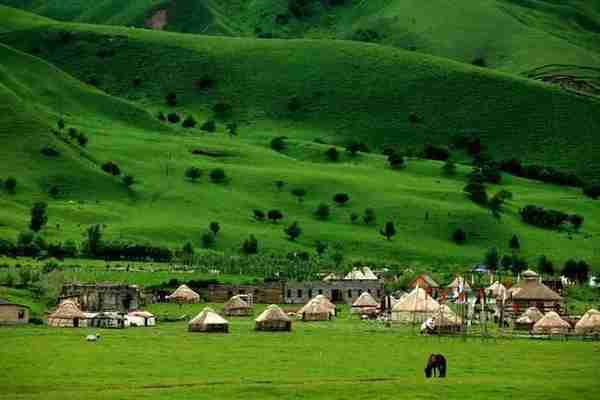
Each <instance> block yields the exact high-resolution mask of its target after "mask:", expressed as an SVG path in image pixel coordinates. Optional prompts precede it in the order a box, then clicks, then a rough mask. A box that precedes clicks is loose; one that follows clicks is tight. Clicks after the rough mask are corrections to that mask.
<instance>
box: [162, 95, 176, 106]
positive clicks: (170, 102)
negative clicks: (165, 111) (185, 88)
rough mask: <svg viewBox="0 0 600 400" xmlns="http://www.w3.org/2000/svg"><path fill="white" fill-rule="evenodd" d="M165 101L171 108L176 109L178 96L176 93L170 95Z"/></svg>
mask: <svg viewBox="0 0 600 400" xmlns="http://www.w3.org/2000/svg"><path fill="white" fill-rule="evenodd" d="M165 99H166V102H167V105H168V106H169V107H175V106H176V105H177V95H176V94H175V93H173V92H171V93H169V94H168V95H167V97H166V98H165Z"/></svg>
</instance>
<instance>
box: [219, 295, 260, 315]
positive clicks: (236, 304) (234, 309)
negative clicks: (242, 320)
mask: <svg viewBox="0 0 600 400" xmlns="http://www.w3.org/2000/svg"><path fill="white" fill-rule="evenodd" d="M240 296H242V295H237V296H233V297H232V298H231V299H229V300H227V302H226V303H225V304H224V305H223V313H224V314H225V315H230V316H231V315H235V316H246V315H252V313H253V312H254V310H253V309H252V307H251V306H250V305H249V304H248V303H246V302H245V301H244V300H242V298H241V297H240Z"/></svg>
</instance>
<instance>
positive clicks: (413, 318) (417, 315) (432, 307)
mask: <svg viewBox="0 0 600 400" xmlns="http://www.w3.org/2000/svg"><path fill="white" fill-rule="evenodd" d="M439 309H440V304H439V303H438V302H437V301H435V300H434V299H433V298H432V297H431V296H429V295H428V294H427V292H426V291H425V290H423V289H421V288H419V287H417V288H415V289H413V291H412V292H410V293H409V294H407V295H406V296H404V297H403V298H401V299H400V301H398V303H397V304H396V305H395V306H394V307H393V308H392V320H393V321H399V322H404V323H412V322H414V323H421V322H425V321H427V320H428V319H429V318H432V317H433V316H434V315H435V314H436V313H437V312H438V311H439Z"/></svg>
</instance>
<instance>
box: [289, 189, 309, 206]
mask: <svg viewBox="0 0 600 400" xmlns="http://www.w3.org/2000/svg"><path fill="white" fill-rule="evenodd" d="M292 195H294V196H295V197H296V198H297V199H298V202H299V203H302V200H303V199H304V196H306V189H303V188H295V189H292Z"/></svg>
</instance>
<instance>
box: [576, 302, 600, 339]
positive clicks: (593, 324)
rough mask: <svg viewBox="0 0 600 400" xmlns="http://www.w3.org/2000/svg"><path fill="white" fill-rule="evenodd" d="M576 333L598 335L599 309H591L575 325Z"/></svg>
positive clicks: (599, 329) (599, 323)
mask: <svg viewBox="0 0 600 400" xmlns="http://www.w3.org/2000/svg"><path fill="white" fill-rule="evenodd" d="M575 333H577V334H578V335H600V311H598V310H595V309H593V308H592V309H591V310H589V311H588V312H586V313H585V314H584V315H583V317H581V319H580V320H579V322H577V324H576V325H575Z"/></svg>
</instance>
